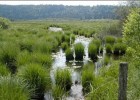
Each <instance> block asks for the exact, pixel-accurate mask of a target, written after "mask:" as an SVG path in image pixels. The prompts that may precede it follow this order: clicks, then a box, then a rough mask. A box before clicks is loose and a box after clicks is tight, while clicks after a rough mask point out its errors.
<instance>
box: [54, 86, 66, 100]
mask: <svg viewBox="0 0 140 100" xmlns="http://www.w3.org/2000/svg"><path fill="white" fill-rule="evenodd" d="M64 93H65V92H64V90H63V88H61V87H60V86H59V85H55V86H53V88H52V96H53V98H54V100H62V97H63V95H64Z"/></svg>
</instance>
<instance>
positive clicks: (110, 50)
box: [105, 43, 112, 54]
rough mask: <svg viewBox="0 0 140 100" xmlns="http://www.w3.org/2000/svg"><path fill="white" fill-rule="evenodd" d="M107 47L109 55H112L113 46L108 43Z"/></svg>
mask: <svg viewBox="0 0 140 100" xmlns="http://www.w3.org/2000/svg"><path fill="white" fill-rule="evenodd" d="M105 47H106V53H107V54H111V53H112V46H111V44H108V43H107V44H106V46H105Z"/></svg>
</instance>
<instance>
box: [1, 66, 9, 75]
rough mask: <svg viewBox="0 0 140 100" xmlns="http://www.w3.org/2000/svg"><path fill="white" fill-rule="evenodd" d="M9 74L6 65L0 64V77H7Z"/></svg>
mask: <svg viewBox="0 0 140 100" xmlns="http://www.w3.org/2000/svg"><path fill="white" fill-rule="evenodd" d="M9 73H10V72H9V70H8V68H7V67H6V65H3V64H0V76H7V75H8V74H9Z"/></svg>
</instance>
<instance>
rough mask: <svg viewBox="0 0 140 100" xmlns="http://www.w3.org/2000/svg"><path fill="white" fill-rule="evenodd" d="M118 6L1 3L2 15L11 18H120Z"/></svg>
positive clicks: (0, 13)
mask: <svg viewBox="0 0 140 100" xmlns="http://www.w3.org/2000/svg"><path fill="white" fill-rule="evenodd" d="M117 9H118V6H107V5H100V6H93V7H90V6H64V5H16V6H13V5H12V6H11V5H0V16H1V17H6V18H9V19H11V20H19V19H20V20H21V19H22V20H31V19H47V18H62V19H80V20H85V19H118V16H117V14H116V10H117Z"/></svg>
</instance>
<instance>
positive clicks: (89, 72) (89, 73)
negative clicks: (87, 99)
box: [82, 64, 95, 94]
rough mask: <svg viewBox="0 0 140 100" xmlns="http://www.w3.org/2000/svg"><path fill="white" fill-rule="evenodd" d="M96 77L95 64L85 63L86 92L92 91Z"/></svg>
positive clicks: (84, 88)
mask: <svg viewBox="0 0 140 100" xmlns="http://www.w3.org/2000/svg"><path fill="white" fill-rule="evenodd" d="M94 78H95V75H94V65H93V64H88V65H85V66H84V68H83V70H82V86H83V92H84V94H86V93H89V92H90V91H91V89H92V88H91V85H92V82H93V80H94Z"/></svg>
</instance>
